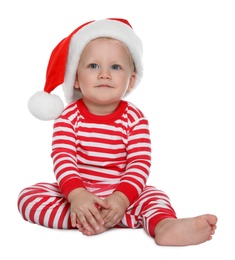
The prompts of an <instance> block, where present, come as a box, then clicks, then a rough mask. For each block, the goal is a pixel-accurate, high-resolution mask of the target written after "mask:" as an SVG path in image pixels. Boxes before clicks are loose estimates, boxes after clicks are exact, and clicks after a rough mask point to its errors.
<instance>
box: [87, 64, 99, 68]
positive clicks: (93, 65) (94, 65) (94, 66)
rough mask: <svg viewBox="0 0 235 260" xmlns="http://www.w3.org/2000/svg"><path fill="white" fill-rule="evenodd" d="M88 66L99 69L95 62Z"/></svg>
mask: <svg viewBox="0 0 235 260" xmlns="http://www.w3.org/2000/svg"><path fill="white" fill-rule="evenodd" d="M88 67H89V68H91V69H98V68H99V66H98V65H97V64H95V63H91V64H89V65H88Z"/></svg>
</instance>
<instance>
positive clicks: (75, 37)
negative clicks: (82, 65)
mask: <svg viewBox="0 0 235 260" xmlns="http://www.w3.org/2000/svg"><path fill="white" fill-rule="evenodd" d="M99 37H111V38H114V39H117V40H119V41H121V42H123V43H124V44H125V45H126V46H127V47H128V49H129V50H130V52H131V54H132V57H133V60H134V63H135V67H136V82H135V86H134V87H136V86H137V85H138V83H139V82H140V80H141V78H142V76H143V65H142V42H141V40H140V38H139V37H138V36H137V35H136V33H135V32H134V30H133V29H132V26H131V25H130V23H129V22H128V21H127V20H125V19H118V18H117V19H116V18H109V19H103V20H96V21H90V22H87V23H85V24H83V25H81V26H79V27H78V28H77V29H75V30H74V31H73V32H72V33H71V34H70V35H69V36H68V37H66V38H64V39H63V40H62V41H61V42H60V43H59V44H58V45H57V46H56V47H55V48H54V50H53V51H52V53H51V56H50V59H49V63H48V66H47V72H46V83H45V86H44V90H43V91H39V92H36V93H35V94H34V95H33V96H32V97H31V98H30V99H29V101H28V108H29V111H30V112H31V113H32V114H33V115H34V116H35V117H36V118H38V119H40V120H53V119H56V118H57V117H58V116H59V115H60V114H61V112H62V111H63V109H64V104H63V101H62V100H61V98H60V97H59V96H58V95H55V94H51V92H52V91H53V90H54V89H55V88H56V87H58V86H60V85H62V88H63V92H64V96H65V100H66V102H67V103H70V102H72V101H75V100H77V99H79V98H81V92H80V91H79V90H77V89H75V88H74V83H75V76H76V71H77V67H78V62H79V59H80V55H81V53H82V51H83V49H84V47H85V46H86V45H87V44H88V43H89V42H90V41H91V40H93V39H96V38H99Z"/></svg>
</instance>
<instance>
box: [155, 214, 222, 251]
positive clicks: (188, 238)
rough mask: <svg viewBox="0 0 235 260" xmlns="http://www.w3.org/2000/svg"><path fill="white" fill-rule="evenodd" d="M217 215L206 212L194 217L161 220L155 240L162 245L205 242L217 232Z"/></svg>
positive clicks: (185, 244) (156, 230)
mask: <svg viewBox="0 0 235 260" xmlns="http://www.w3.org/2000/svg"><path fill="white" fill-rule="evenodd" d="M216 223H217V217H216V216H215V215H211V214H205V215H201V216H197V217H193V218H182V219H170V218H166V219H163V220H161V221H160V222H159V223H158V224H157V225H156V227H155V242H156V243H157V244H158V245H161V246H188V245H197V244H201V243H204V242H206V241H208V240H211V239H212V235H214V233H215V229H216Z"/></svg>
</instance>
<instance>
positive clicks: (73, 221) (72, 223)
mask: <svg viewBox="0 0 235 260" xmlns="http://www.w3.org/2000/svg"><path fill="white" fill-rule="evenodd" d="M76 220H77V215H76V213H75V212H71V213H70V221H71V225H72V227H76V225H77V221H76Z"/></svg>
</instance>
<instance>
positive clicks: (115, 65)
mask: <svg viewBox="0 0 235 260" xmlns="http://www.w3.org/2000/svg"><path fill="white" fill-rule="evenodd" d="M112 69H113V70H120V69H121V66H120V65H117V64H113V65H112Z"/></svg>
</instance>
